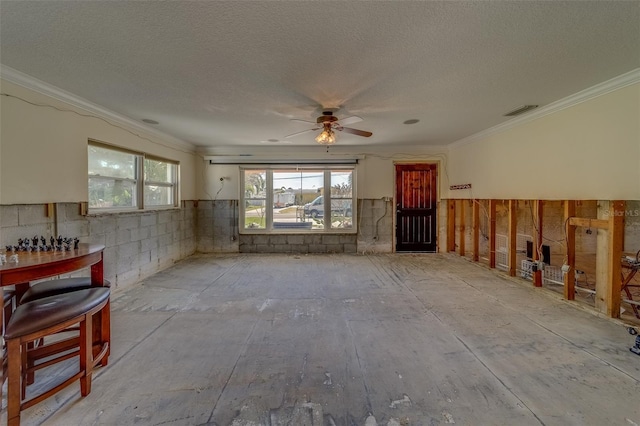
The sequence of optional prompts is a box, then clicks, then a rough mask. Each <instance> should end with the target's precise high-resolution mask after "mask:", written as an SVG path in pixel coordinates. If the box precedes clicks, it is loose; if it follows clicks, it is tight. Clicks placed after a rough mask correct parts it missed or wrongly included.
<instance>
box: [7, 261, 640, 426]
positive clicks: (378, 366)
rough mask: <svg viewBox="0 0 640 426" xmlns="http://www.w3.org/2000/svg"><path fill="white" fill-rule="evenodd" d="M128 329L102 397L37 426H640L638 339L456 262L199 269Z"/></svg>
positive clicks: (125, 317) (60, 409)
mask: <svg viewBox="0 0 640 426" xmlns="http://www.w3.org/2000/svg"><path fill="white" fill-rule="evenodd" d="M112 321H113V323H112V325H113V327H112V328H113V330H112V335H113V352H112V356H111V359H110V364H109V366H107V367H106V368H101V369H98V370H97V372H96V374H95V377H94V384H93V390H92V392H91V394H90V395H89V396H87V397H86V398H81V397H80V396H79V386H72V387H71V388H68V389H67V390H65V391H63V392H61V393H59V394H58V395H56V397H55V398H50V399H49V400H47V401H45V402H43V403H41V404H39V405H37V406H35V407H33V408H31V409H29V410H26V411H24V412H23V414H22V420H23V424H25V425H39V424H46V425H65V426H66V425H122V424H136V425H200V424H206V425H218V426H223V425H233V426H256V425H265V426H276V425H295V426H305V425H310V426H311V425H314V426H317V425H327V426H332V425H336V426H337V425H345V426H355V425H357V426H361V425H362V426H372V425H386V426H395V425H443V424H454V423H455V424H459V425H515V424H517V425H567V424H569V425H571V424H575V425H584V424H588V425H601V424H602V425H604V424H607V425H625V426H628V425H634V424H640V404H638V401H640V357H638V356H637V355H634V354H632V353H631V352H630V351H629V347H630V346H631V345H632V343H633V339H632V336H630V335H629V334H628V333H627V331H626V328H625V327H624V326H623V325H622V324H621V323H619V322H615V321H612V320H608V319H604V318H600V317H597V316H595V315H592V314H590V313H588V312H587V311H585V310H584V309H581V308H578V307H576V306H573V305H571V304H569V303H568V302H565V301H562V300H561V299H560V298H559V297H558V296H557V295H556V294H555V293H552V292H549V291H548V290H544V289H536V288H533V287H531V286H530V283H527V282H525V281H520V280H517V279H510V278H505V277H504V276H503V275H501V274H499V273H497V272H495V271H491V270H488V269H486V268H483V267H480V266H478V265H475V264H472V263H470V262H468V261H466V260H464V259H460V258H458V257H456V256H449V255H439V254H429V255H390V254H386V255H370V256H358V255H344V254H343V255H306V256H305V255H286V254H283V255H258V254H255V255H253V254H246V255H222V256H220V255H218V256H216V255H196V256H192V257H190V258H188V259H186V260H185V261H183V262H180V263H178V264H176V265H175V266H174V267H172V268H170V269H168V270H166V271H164V272H162V273H159V274H156V275H154V276H152V277H149V278H148V279H146V280H144V281H143V282H141V283H140V284H139V285H136V286H134V287H132V288H130V289H127V290H123V291H121V292H116V293H115V294H114V295H113V297H112ZM71 368H73V365H71V366H69V365H66V366H55V367H52V368H49V369H45V370H43V371H42V372H40V373H39V374H38V376H37V380H38V383H37V384H36V385H33V386H34V387H36V386H39V383H45V382H50V381H51V380H54V379H55V378H56V377H58V376H60V375H61V374H63V373H64V372H65V371H68V370H70V369H71ZM4 404H6V401H5V402H4ZM5 419H6V413H3V418H2V421H5Z"/></svg>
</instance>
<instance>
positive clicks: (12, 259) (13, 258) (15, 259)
mask: <svg viewBox="0 0 640 426" xmlns="http://www.w3.org/2000/svg"><path fill="white" fill-rule="evenodd" d="M9 263H18V255H17V254H12V255H11V256H9Z"/></svg>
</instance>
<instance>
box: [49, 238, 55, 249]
mask: <svg viewBox="0 0 640 426" xmlns="http://www.w3.org/2000/svg"><path fill="white" fill-rule="evenodd" d="M49 243H50V245H51V247H53V246H55V245H56V239H55V238H53V235H52V236H51V238H49Z"/></svg>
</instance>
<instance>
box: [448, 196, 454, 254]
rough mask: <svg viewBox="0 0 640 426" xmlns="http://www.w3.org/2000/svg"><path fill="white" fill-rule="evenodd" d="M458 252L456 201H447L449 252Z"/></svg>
mask: <svg viewBox="0 0 640 426" xmlns="http://www.w3.org/2000/svg"><path fill="white" fill-rule="evenodd" d="M452 251H456V200H447V252H449V253H450V252H452Z"/></svg>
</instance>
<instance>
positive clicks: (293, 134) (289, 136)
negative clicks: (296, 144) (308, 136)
mask: <svg viewBox="0 0 640 426" xmlns="http://www.w3.org/2000/svg"><path fill="white" fill-rule="evenodd" d="M320 129H321V127H314V128H313V129H307V130H303V131H301V132H296V133H291V134H290V135H287V136H285V137H284V138H285V139H287V138H291V137H293V136H298V135H301V134H303V133H309V132H315V131H316V130H320Z"/></svg>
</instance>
